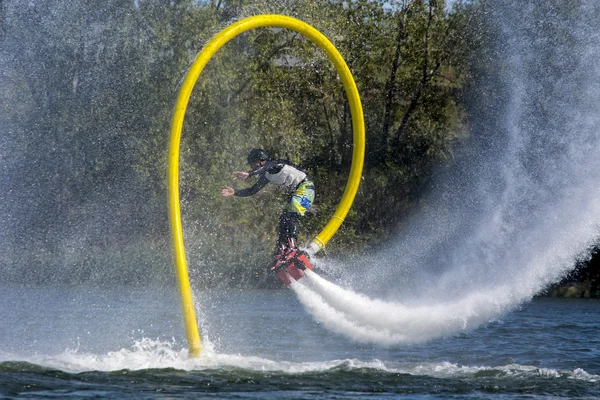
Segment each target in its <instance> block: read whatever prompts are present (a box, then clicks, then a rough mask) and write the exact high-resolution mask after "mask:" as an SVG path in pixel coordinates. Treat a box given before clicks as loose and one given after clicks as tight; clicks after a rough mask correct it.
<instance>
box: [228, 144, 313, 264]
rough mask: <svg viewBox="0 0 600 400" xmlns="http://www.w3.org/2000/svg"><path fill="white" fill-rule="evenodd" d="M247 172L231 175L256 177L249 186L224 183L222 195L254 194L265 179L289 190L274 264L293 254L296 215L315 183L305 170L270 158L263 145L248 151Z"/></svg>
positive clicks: (306, 205)
mask: <svg viewBox="0 0 600 400" xmlns="http://www.w3.org/2000/svg"><path fill="white" fill-rule="evenodd" d="M248 164H249V165H250V168H251V170H250V171H249V172H244V171H235V172H233V176H235V177H236V178H237V179H240V180H246V179H248V178H249V177H257V178H258V180H257V181H256V183H255V184H254V185H252V186H251V187H248V188H245V189H240V190H236V189H234V188H232V187H226V188H224V189H223V190H221V194H222V195H223V196H225V197H230V196H238V197H247V196H252V195H254V194H256V193H257V192H258V191H259V190H261V189H262V188H263V187H265V185H266V184H267V183H272V184H275V185H277V186H282V187H284V188H285V189H287V190H288V191H289V193H290V196H289V197H288V204H287V206H286V208H285V209H284V211H283V213H282V214H281V216H280V217H279V233H278V239H277V249H278V254H277V255H276V262H275V266H274V268H276V267H277V266H278V264H281V263H282V262H287V261H288V260H290V259H292V258H294V257H296V256H297V255H298V254H297V253H298V250H297V247H296V242H297V240H298V230H299V226H298V216H303V215H304V214H305V213H306V211H308V210H309V209H310V207H311V206H312V203H313V201H314V198H315V185H314V184H313V183H312V182H311V181H310V180H309V179H308V178H307V176H306V172H305V171H303V170H302V169H300V168H299V167H297V166H295V165H294V164H292V163H291V162H289V161H287V160H279V159H273V158H271V157H269V155H268V154H267V152H266V151H264V150H263V149H252V150H251V151H250V153H248Z"/></svg>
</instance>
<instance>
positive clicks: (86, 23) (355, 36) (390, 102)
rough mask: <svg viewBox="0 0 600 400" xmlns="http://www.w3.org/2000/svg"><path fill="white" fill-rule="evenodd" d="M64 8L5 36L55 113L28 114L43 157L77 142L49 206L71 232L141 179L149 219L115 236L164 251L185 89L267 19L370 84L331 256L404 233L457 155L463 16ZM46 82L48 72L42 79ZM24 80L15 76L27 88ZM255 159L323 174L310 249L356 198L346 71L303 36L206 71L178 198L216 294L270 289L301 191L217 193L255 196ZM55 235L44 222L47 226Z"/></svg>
mask: <svg viewBox="0 0 600 400" xmlns="http://www.w3.org/2000/svg"><path fill="white" fill-rule="evenodd" d="M59 3H60V4H59ZM61 4H63V3H61V2H52V1H51V2H47V3H45V4H44V5H38V3H37V2H36V3H35V7H33V8H30V9H28V10H25V11H22V10H21V11H16V10H17V9H16V8H14V7H12V6H11V7H8V8H7V10H8V11H7V10H3V12H11V13H13V14H12V18H11V19H10V20H11V21H16V22H14V24H16V25H15V26H13V27H10V26H9V27H6V26H3V30H2V33H3V39H4V40H6V39H5V36H6V37H8V36H10V34H13V35H14V36H13V37H12V39H11V40H12V43H13V44H14V46H15V48H17V47H19V46H24V47H25V51H24V52H22V54H21V55H20V56H19V57H20V59H19V61H20V62H21V64H22V65H27V69H28V71H30V72H31V76H32V78H31V80H29V81H27V84H28V85H27V90H24V92H25V95H24V99H25V100H26V101H27V103H28V105H27V107H28V108H29V109H31V110H33V109H37V110H40V112H38V113H29V114H28V115H30V116H31V117H30V118H31V120H30V121H28V126H38V127H39V131H38V133H37V134H38V135H40V136H42V135H43V139H42V141H41V142H40V143H41V144H40V145H39V146H40V148H41V147H42V146H47V145H48V144H49V143H50V144H51V142H56V143H58V142H60V143H61V146H62V145H63V144H64V143H65V142H67V143H68V145H66V146H64V147H62V149H63V150H62V152H61V153H60V156H59V157H60V163H61V164H62V165H64V166H65V167H64V168H65V170H62V172H60V173H59V174H58V175H59V176H60V177H61V178H60V179H61V181H60V182H55V183H56V184H55V186H56V189H52V190H51V192H52V195H51V196H49V200H48V204H49V205H48V207H51V206H52V205H61V207H62V210H63V211H62V214H61V215H60V217H58V218H57V220H58V221H64V220H69V221H75V220H77V219H79V218H81V217H82V214H83V213H84V212H85V208H84V207H82V204H81V203H84V202H85V201H84V200H81V199H86V198H88V197H90V196H95V195H96V192H97V191H98V187H108V186H110V185H114V184H115V182H118V181H119V179H120V178H119V177H120V176H123V175H131V176H133V177H134V178H133V181H134V183H133V187H135V188H137V190H138V193H139V192H140V191H141V193H143V196H135V197H134V198H133V199H132V203H131V206H133V204H134V203H136V202H140V201H141V202H143V203H144V207H143V208H142V210H143V211H141V212H140V213H139V214H135V215H129V217H130V218H136V220H138V221H141V222H139V223H138V224H130V226H128V228H123V231H122V232H121V234H122V235H121V236H119V235H115V237H119V238H123V237H125V238H128V237H141V236H143V235H148V236H150V237H163V238H164V236H165V235H166V230H167V226H166V206H165V199H166V194H165V192H166V186H165V171H166V156H167V154H166V150H167V145H168V132H169V123H170V119H171V114H172V107H173V105H174V103H175V99H176V95H177V89H178V85H179V83H180V81H181V79H182V78H183V76H184V75H185V72H186V70H187V68H188V66H189V65H190V64H191V62H192V60H193V59H194V57H195V56H196V53H197V52H198V51H199V50H200V49H201V48H202V46H203V44H204V43H206V42H207V40H208V39H209V38H210V37H212V36H213V35H214V34H216V33H217V32H218V31H219V30H220V29H221V28H223V27H224V26H226V25H228V24H229V23H231V22H233V21H234V20H236V19H238V18H242V17H246V16H250V15H254V14H258V13H281V14H286V15H291V16H294V17H297V18H299V19H301V20H304V21H306V22H307V23H309V24H311V25H313V26H314V27H316V28H317V29H318V30H320V31H321V32H323V33H324V34H325V35H326V36H327V37H328V38H330V40H332V42H333V43H334V44H335V45H336V47H337V48H338V49H339V51H340V52H341V54H342V55H343V56H344V58H345V60H346V61H347V63H348V65H349V67H350V69H351V71H352V73H353V75H354V77H355V80H356V82H357V85H358V88H359V92H360V95H361V99H362V102H363V109H364V113H365V122H366V132H367V164H366V166H365V170H364V174H363V181H362V183H361V185H362V186H361V188H360V191H359V194H358V196H357V199H356V202H355V205H354V207H353V209H352V210H351V212H350V214H349V215H348V217H347V219H346V222H345V224H344V226H343V227H342V229H341V230H340V232H339V233H338V234H337V235H336V237H335V238H334V239H333V240H332V242H331V245H330V246H329V247H330V248H332V249H334V250H335V249H339V250H340V251H348V250H355V249H359V248H361V247H364V246H366V245H369V244H372V243H374V242H376V241H377V240H379V239H381V238H382V237H384V236H385V234H386V233H387V232H389V231H390V229H391V228H392V227H394V226H397V224H398V222H399V221H401V217H402V215H403V214H404V213H405V212H406V211H407V210H408V209H409V208H410V206H411V204H412V202H413V201H414V199H415V198H416V197H417V196H418V193H419V189H420V188H421V187H422V185H423V184H424V183H425V182H426V180H427V177H428V173H429V171H430V168H431V165H432V163H437V162H446V161H448V160H451V158H452V146H453V143H454V142H455V141H456V140H458V139H460V138H461V137H462V135H463V134H464V131H465V129H464V121H465V117H464V115H463V113H462V111H461V105H460V97H459V94H460V90H461V88H462V87H463V86H464V84H465V70H466V62H467V60H468V57H469V54H470V53H469V46H468V43H467V42H466V39H465V37H467V36H466V35H464V32H465V29H466V27H468V26H469V24H470V23H471V21H470V18H471V16H470V15H471V14H470V9H469V7H466V6H463V5H462V4H461V3H460V2H458V3H457V5H456V6H455V8H454V11H452V12H448V11H447V10H446V6H445V3H444V1H433V0H430V1H425V0H414V1H403V2H387V1H367V0H358V1H350V2H348V1H341V0H316V1H301V2H299V1H290V0H276V1H272V2H264V1H261V2H258V1H254V0H239V1H228V2H220V1H212V2H193V1H177V2H171V5H166V3H164V2H158V1H151V0H145V1H139V2H126V3H124V2H118V1H109V2H104V3H103V6H102V7H100V6H99V5H97V4H96V3H93V2H84V3H81V4H79V5H78V6H76V7H73V8H72V9H70V10H67V9H64V7H66V6H64V7H63V6H61ZM69 4H70V3H69ZM70 5H71V6H73V5H72V4H70ZM55 7H58V8H60V7H63V8H61V10H62V14H61V15H64V18H63V19H62V20H61V21H58V22H59V23H62V24H64V29H62V30H57V29H51V28H52V27H53V26H54V25H53V24H56V23H57V21H51V20H48V18H44V16H45V15H50V14H51V12H52V11H51V10H52V9H53V8H55ZM19 13H22V15H21V14H19ZM19 21H21V22H19ZM24 21H34V23H33V24H32V23H29V25H27V24H26V23H25V22H24ZM18 23H22V25H18ZM17 25H18V26H17ZM16 32H21V34H22V35H23V36H24V37H23V38H18V37H17V36H16ZM42 70H48V71H50V72H49V73H47V74H41V75H39V76H36V75H35V72H36V71H37V72H39V71H42ZM13 72H14V70H12V71H9V72H8V75H10V74H13ZM24 84H25V83H24V81H22V80H15V84H14V87H21V86H23V85H24ZM22 107H23V106H22ZM17 111H18V112H19V113H20V115H23V114H26V113H25V112H24V111H23V109H22V108H21V109H15V112H17ZM253 147H263V148H265V149H267V150H268V151H269V152H270V153H272V154H273V155H275V156H277V157H280V158H287V159H290V160H291V161H293V162H295V163H297V164H300V165H302V166H304V167H306V168H307V169H308V171H309V175H310V177H311V178H312V179H313V180H314V182H315V184H316V187H317V200H316V209H318V212H317V214H316V216H314V217H312V218H305V219H303V220H302V221H301V224H302V237H301V241H303V242H306V241H308V240H310V239H311V238H312V237H313V236H314V235H315V234H317V233H318V231H319V229H321V228H322V227H323V226H324V224H325V223H326V222H327V220H328V219H329V217H330V216H331V214H332V213H333V211H334V210H335V207H336V206H337V203H338V201H339V199H340V197H341V195H342V193H343V190H344V186H345V182H346V178H347V174H348V171H349V168H350V163H351V157H352V123H351V118H350V113H349V110H348V105H347V101H346V95H345V92H344V89H343V87H342V85H341V83H340V81H339V78H338V76H337V73H336V71H335V69H334V67H333V65H332V64H331V63H330V62H329V60H327V58H326V56H325V55H324V54H323V53H322V52H321V51H320V49H319V48H318V47H317V46H315V45H314V44H313V43H311V42H310V41H309V40H307V39H305V38H304V37H302V36H301V35H299V34H297V33H294V32H289V31H287V30H283V29H266V28H262V29H256V30H254V31H251V32H247V33H245V34H243V35H240V36H238V37H236V38H235V39H234V40H232V41H231V42H229V43H228V44H227V45H225V46H224V47H223V48H222V49H221V50H220V51H219V52H218V53H217V54H216V55H215V57H213V59H212V60H211V61H210V62H209V64H208V65H207V67H206V68H205V70H204V71H203V73H202V75H201V77H200V79H199V81H198V83H197V85H196V87H195V89H194V92H193V93H192V97H191V99H190V104H189V107H188V110H187V114H186V118H185V123H184V127H183V135H182V144H181V172H180V180H181V197H182V201H183V220H184V223H185V235H186V241H187V242H188V245H187V248H188V251H189V253H190V265H191V266H192V267H191V269H192V270H193V276H195V277H197V278H198V279H202V280H204V281H205V282H216V281H225V282H230V283H231V284H239V283H240V281H239V279H240V276H242V277H243V279H244V283H246V284H260V285H269V282H270V281H269V279H270V278H269V277H266V276H265V274H264V273H263V271H264V266H265V265H266V263H267V262H268V260H269V258H270V257H269V255H270V252H271V251H272V248H273V244H274V240H275V236H276V225H277V221H278V215H279V213H280V211H281V209H282V208H283V207H284V204H285V201H286V195H285V194H284V193H281V192H279V191H278V190H277V188H265V189H264V190H263V191H261V192H260V193H259V194H257V195H256V196H254V197H252V198H224V197H222V196H221V195H220V189H221V188H222V187H224V186H232V185H235V186H237V187H241V186H244V185H245V184H246V183H241V182H239V181H238V182H235V181H234V180H233V178H232V175H231V172H232V171H234V170H244V169H246V168H247V166H246V165H245V156H246V153H247V151H248V150H249V149H251V148H253ZM38 150H39V149H38ZM81 155H85V157H84V158H83V159H82V158H81ZM67 171H68V172H67ZM46 178H47V177H46ZM250 183H251V182H250ZM142 197H143V198H142ZM69 199H70V200H69ZM76 199H79V201H80V202H81V203H77V201H78V200H76ZM46 222H47V221H45V220H44V218H42V217H39V221H38V222H37V223H38V224H39V226H44V224H45V223H46ZM52 223H56V221H52ZM132 235H133V236H132ZM125 240H127V239H125ZM190 247H191V249H190ZM240 271H244V272H242V273H240Z"/></svg>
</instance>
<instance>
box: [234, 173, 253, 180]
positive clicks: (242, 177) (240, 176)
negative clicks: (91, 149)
mask: <svg viewBox="0 0 600 400" xmlns="http://www.w3.org/2000/svg"><path fill="white" fill-rule="evenodd" d="M233 176H235V177H236V178H238V179H239V180H241V181H244V180H246V179H248V176H250V174H249V173H248V172H244V171H235V172H234V173H233Z"/></svg>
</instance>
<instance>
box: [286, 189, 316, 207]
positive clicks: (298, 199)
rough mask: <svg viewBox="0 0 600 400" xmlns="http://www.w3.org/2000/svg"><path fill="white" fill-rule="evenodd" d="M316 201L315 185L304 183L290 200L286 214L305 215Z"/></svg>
mask: <svg viewBox="0 0 600 400" xmlns="http://www.w3.org/2000/svg"><path fill="white" fill-rule="evenodd" d="M314 200H315V185H314V183H312V182H311V181H304V182H302V183H301V184H300V185H298V187H297V188H296V191H295V192H294V193H293V194H292V195H291V196H290V198H289V199H288V205H287V207H286V209H285V211H286V212H295V213H298V214H300V215H304V213H305V212H307V211H308V210H309V209H310V207H311V206H312V203H313V201H314Z"/></svg>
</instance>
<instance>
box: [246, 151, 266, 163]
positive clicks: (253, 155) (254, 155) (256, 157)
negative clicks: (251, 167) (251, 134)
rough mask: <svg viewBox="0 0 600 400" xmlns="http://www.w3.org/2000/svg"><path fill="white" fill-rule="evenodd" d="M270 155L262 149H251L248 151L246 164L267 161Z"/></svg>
mask: <svg viewBox="0 0 600 400" xmlns="http://www.w3.org/2000/svg"><path fill="white" fill-rule="evenodd" d="M270 158H271V157H269V155H268V154H267V152H266V151H264V150H263V149H252V150H250V153H248V164H254V163H255V162H257V161H267V160H269V159H270Z"/></svg>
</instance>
